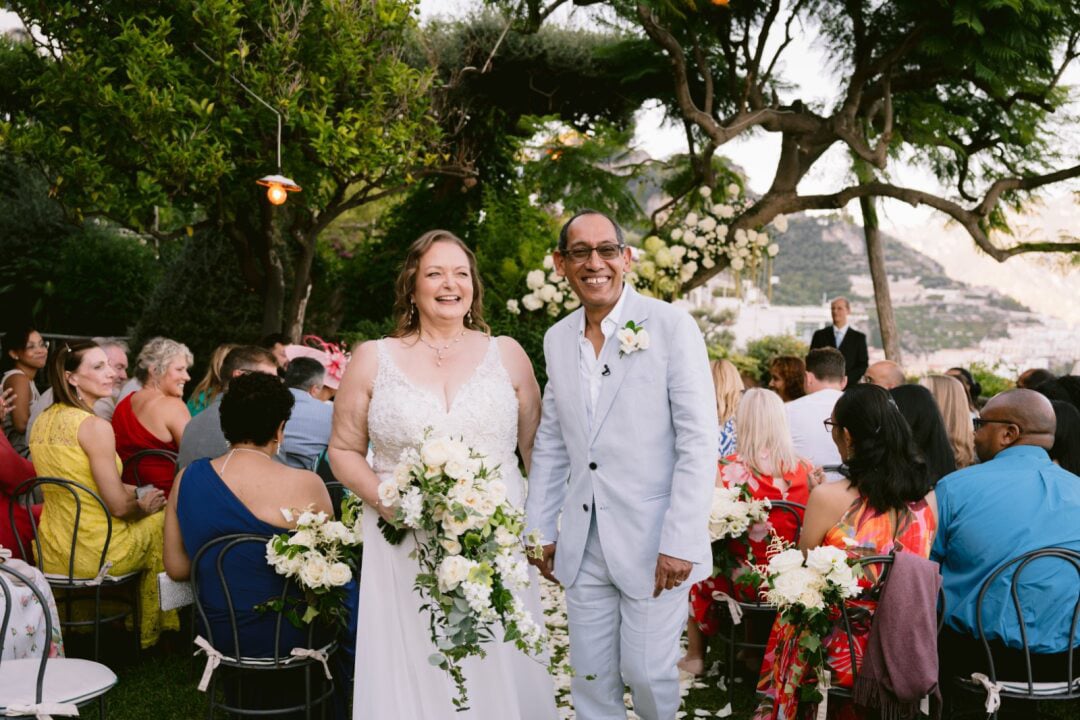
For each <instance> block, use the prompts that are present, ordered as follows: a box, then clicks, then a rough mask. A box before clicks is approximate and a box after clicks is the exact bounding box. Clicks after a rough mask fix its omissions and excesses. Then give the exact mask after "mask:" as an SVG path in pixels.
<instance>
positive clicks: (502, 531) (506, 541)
mask: <svg viewBox="0 0 1080 720" xmlns="http://www.w3.org/2000/svg"><path fill="white" fill-rule="evenodd" d="M495 542H496V543H498V545H499V546H500V547H510V546H512V545H517V542H518V538H517V536H516V535H514V533H512V532H510V531H509V530H507V529H506V528H504V527H503V526H502V525H500V526H498V527H497V528H495Z"/></svg>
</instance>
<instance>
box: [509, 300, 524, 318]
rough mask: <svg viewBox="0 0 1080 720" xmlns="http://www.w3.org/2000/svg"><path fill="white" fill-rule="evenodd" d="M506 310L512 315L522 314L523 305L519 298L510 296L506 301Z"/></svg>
mask: <svg viewBox="0 0 1080 720" xmlns="http://www.w3.org/2000/svg"><path fill="white" fill-rule="evenodd" d="M506 311H507V312H508V313H510V314H511V315H520V314H521V306H520V305H519V304H518V301H517V300H515V299H514V298H510V299H509V300H507V301H506Z"/></svg>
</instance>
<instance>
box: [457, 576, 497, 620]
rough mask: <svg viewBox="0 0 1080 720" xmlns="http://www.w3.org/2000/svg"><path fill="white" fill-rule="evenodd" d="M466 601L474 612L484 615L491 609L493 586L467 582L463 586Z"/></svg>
mask: <svg viewBox="0 0 1080 720" xmlns="http://www.w3.org/2000/svg"><path fill="white" fill-rule="evenodd" d="M461 589H462V590H463V591H464V593H465V601H466V602H467V603H469V608H470V609H471V610H472V611H473V612H477V613H481V614H482V613H483V612H484V610H487V609H488V608H489V607H491V586H490V585H484V584H482V583H474V582H465V583H462V584H461Z"/></svg>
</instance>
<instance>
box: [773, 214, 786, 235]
mask: <svg viewBox="0 0 1080 720" xmlns="http://www.w3.org/2000/svg"><path fill="white" fill-rule="evenodd" d="M772 226H773V227H774V228H776V231H777V232H782V233H783V232H787V231H788V219H787V215H777V216H776V217H774V218H773V221H772Z"/></svg>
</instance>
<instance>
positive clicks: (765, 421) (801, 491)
mask: <svg viewBox="0 0 1080 720" xmlns="http://www.w3.org/2000/svg"><path fill="white" fill-rule="evenodd" d="M735 416H736V418H737V420H736V422H737V424H738V427H739V428H740V432H739V439H738V450H737V452H735V453H733V454H732V455H729V456H728V457H726V458H724V459H722V460H721V461H720V472H719V473H717V476H716V484H717V485H721V484H722V485H723V486H725V487H744V488H746V489H747V490H749V491H750V495H751V496H752V497H753V498H754V499H755V500H761V499H765V498H768V499H769V500H788V501H791V502H796V503H799V504H800V505H805V504H806V499H807V497H808V496H809V494H810V489H809V485H808V477H809V473H810V471H811V470H813V467H812V466H811V465H810V463H808V462H806V461H805V460H802V459H801V458H800V457H799V456H798V455H796V453H795V447H794V446H793V445H792V444H791V433H790V431H789V430H788V426H787V419H786V417H785V416H784V405H783V403H782V402H781V401H780V398H779V397H778V396H777V395H776V393H772V392H769V391H768V390H765V389H760V388H758V389H753V390H747V391H746V394H745V395H744V396H743V398H742V401H741V402H739V407H738V410H737V411H736V414H735ZM770 522H771V524H772V527H773V529H774V531H775V533H776V535H777V536H779V537H782V538H784V539H785V540H788V541H790V542H794V541H795V530H796V521H795V518H794V517H792V516H791V514H790V513H788V512H787V511H784V510H780V511H775V512H773V513H771V516H770ZM769 539H770V536H768V535H766V533H765V529H764V528H761V532H760V533H758V532H757V531H755V530H751V532H750V548H747V547H746V546H745V545H743V544H742V543H741V542H737V541H731V543H730V544H729V549H730V550H731V553H732V555H734V556H735V558H736V559H737V560H736V562H737V565H736V567H735V568H732V569H731V571H730V572H728V573H726V574H724V575H717V576H715V577H711V578H709V579H707V580H703V581H701V582H700V583H697V584H696V585H694V586H693V587H691V588H690V622H689V623H688V624H687V626H686V639H687V646H686V655H685V656H684V657H683V659H682V660H680V661H679V668H680V669H681V670H683V671H685V672H689V673H692V674H694V675H700V674H701V673H702V672H704V669H705V649H706V647H705V645H706V638H707V637H708V636H711V635H715V634H716V632H717V630H719V626H718V622H717V621H718V614H717V613H718V612H726V611H725V610H722V608H723V607H724V606H723V605H722V604H719V603H717V602H716V601H715V600H714V599H713V593H714V592H722V593H725V594H727V595H729V596H731V597H734V598H737V599H739V600H745V601H753V600H756V599H757V596H756V593H755V592H754V591H753V589H752V588H747V587H745V586H741V585H738V584H737V580H738V577H739V576H740V575H742V574H743V573H744V572H745V571H746V569H747V567H748V566H749V565H750V564H753V563H764V562H766V556H765V551H766V548H767V545H768V540H769ZM751 554H752V556H753V557H752V558H751V557H749V556H750V555H751Z"/></svg>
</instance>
